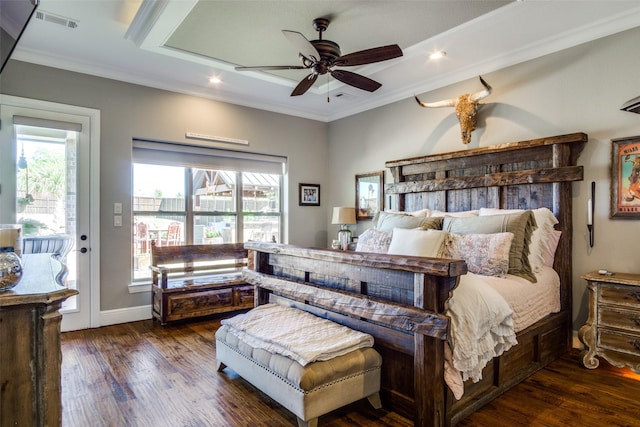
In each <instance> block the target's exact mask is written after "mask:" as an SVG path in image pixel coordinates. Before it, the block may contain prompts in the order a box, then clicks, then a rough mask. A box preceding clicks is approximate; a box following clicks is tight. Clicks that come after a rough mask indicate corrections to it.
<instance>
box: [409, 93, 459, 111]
mask: <svg viewBox="0 0 640 427" xmlns="http://www.w3.org/2000/svg"><path fill="white" fill-rule="evenodd" d="M413 97H414V98H415V99H416V102H417V103H418V105H419V106H421V107H424V108H438V107H455V105H456V102H458V100H457V99H456V98H452V99H446V100H443V101H436V102H422V101H420V100H419V99H418V97H417V96H416V95H413Z"/></svg>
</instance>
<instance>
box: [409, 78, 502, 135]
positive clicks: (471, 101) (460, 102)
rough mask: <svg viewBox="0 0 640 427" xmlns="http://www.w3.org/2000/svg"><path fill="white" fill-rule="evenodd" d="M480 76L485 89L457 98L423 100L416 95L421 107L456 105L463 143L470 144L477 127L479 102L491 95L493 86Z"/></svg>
mask: <svg viewBox="0 0 640 427" xmlns="http://www.w3.org/2000/svg"><path fill="white" fill-rule="evenodd" d="M478 77H480V82H481V83H482V85H483V86H484V87H485V90H483V91H480V92H478V93H465V94H464V95H460V96H459V97H457V98H453V99H447V100H444V101H437V102H422V101H420V100H419V99H418V97H417V96H415V95H414V97H415V98H416V101H417V102H418V105H420V106H421V107H425V108H437V107H456V116H458V121H459V122H460V131H461V133H462V143H463V144H468V143H469V142H470V141H471V132H473V131H474V130H475V128H476V119H477V112H478V102H479V101H480V100H481V99H484V98H486V97H487V96H489V95H491V86H489V84H488V83H487V82H485V81H484V79H483V78H482V77H481V76H478Z"/></svg>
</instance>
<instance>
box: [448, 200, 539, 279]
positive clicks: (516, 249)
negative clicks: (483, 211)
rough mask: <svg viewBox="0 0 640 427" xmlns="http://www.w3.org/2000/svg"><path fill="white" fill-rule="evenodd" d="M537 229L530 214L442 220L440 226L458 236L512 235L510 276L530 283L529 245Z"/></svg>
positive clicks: (531, 274)
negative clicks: (506, 233) (505, 233)
mask: <svg viewBox="0 0 640 427" xmlns="http://www.w3.org/2000/svg"><path fill="white" fill-rule="evenodd" d="M536 227H537V225H536V220H535V216H534V215H533V212H531V211H524V212H522V213H516V214H508V215H489V216H477V217H469V218H451V217H445V219H444V222H443V224H442V229H443V230H445V231H449V232H450V233H457V234H489V233H504V232H508V233H513V234H514V237H513V243H512V244H511V255H510V256H509V274H513V275H515V276H520V277H523V278H525V279H527V280H529V281H530V282H532V283H536V276H535V274H534V272H533V270H532V268H531V264H530V263H529V244H530V242H531V235H532V234H533V231H534V230H535V229H536Z"/></svg>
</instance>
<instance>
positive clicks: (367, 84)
mask: <svg viewBox="0 0 640 427" xmlns="http://www.w3.org/2000/svg"><path fill="white" fill-rule="evenodd" d="M330 73H331V76H332V77H333V78H334V79H336V80H340V81H341V82H342V83H346V84H348V85H350V86H353V87H357V88H358V89H362V90H366V91H369V92H373V91H375V90H377V89H379V88H380V86H382V84H381V83H378V82H377V81H375V80H371V79H370V78H369V77H365V76H361V75H360V74H356V73H352V72H351V71H346V70H332V71H330Z"/></svg>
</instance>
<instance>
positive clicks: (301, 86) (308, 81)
mask: <svg viewBox="0 0 640 427" xmlns="http://www.w3.org/2000/svg"><path fill="white" fill-rule="evenodd" d="M317 78H318V74H316V73H311V74H309V75H308V76H307V77H305V78H304V79H302V81H300V83H298V86H296V88H295V89H294V90H293V92H291V96H299V95H302V94H303V93H305V92H306V91H308V90H309V88H310V87H311V86H313V84H314V83H315V82H316V79H317Z"/></svg>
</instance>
